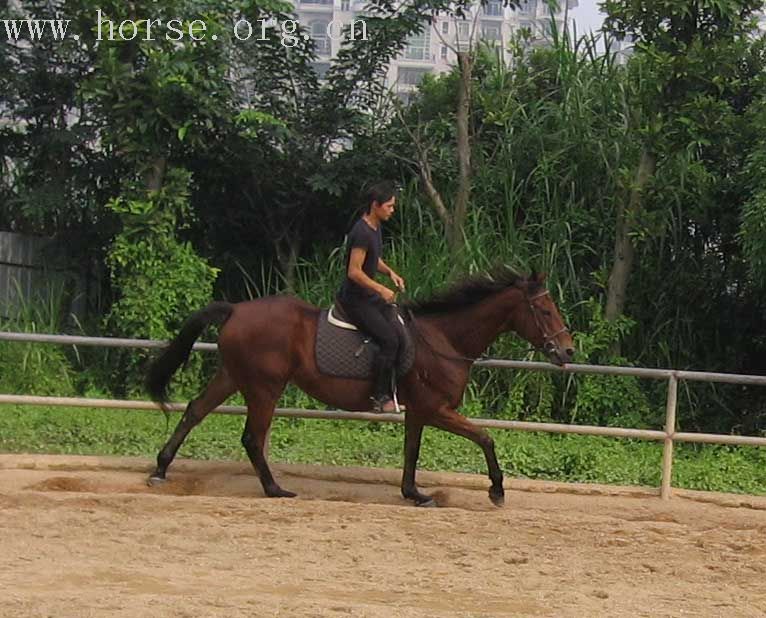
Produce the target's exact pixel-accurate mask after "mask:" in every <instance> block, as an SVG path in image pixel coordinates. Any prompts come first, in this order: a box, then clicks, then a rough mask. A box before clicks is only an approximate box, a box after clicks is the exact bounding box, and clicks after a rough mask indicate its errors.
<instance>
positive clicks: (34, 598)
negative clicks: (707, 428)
mask: <svg viewBox="0 0 766 618" xmlns="http://www.w3.org/2000/svg"><path fill="white" fill-rule="evenodd" d="M149 468H150V462H148V461H146V460H139V459H116V458H87V457H54V456H31V455H30V456H19V455H0V616H9V617H11V616H12V617H13V618H19V617H23V616H56V617H67V618H69V617H75V616H77V617H79V616H99V617H100V616H120V617H125V618H128V617H130V618H139V617H141V618H143V617H145V616H169V617H170V616H172V617H185V616H188V617H190V618H191V617H194V618H199V617H207V616H221V617H223V616H226V617H227V618H228V617H233V616H248V617H262V616H264V617H265V616H285V617H294V616H354V617H357V616H370V617H386V618H388V617H392V616H413V617H414V616H418V617H423V616H429V617H430V616H432V617H439V618H444V617H453V616H572V617H575V616H576V617H577V618H581V617H591V616H652V617H656V616H722V617H726V618H728V617H731V616H764V615H766V499H764V498H752V497H743V496H731V495H722V494H702V493H691V492H679V493H680V495H679V497H677V498H676V499H674V500H672V501H670V502H669V503H664V502H662V501H661V500H659V499H658V498H656V497H655V496H653V495H652V494H651V493H650V492H648V491H642V490H638V489H619V488H606V487H598V486H587V485H581V486H574V485H558V484H552V483H533V482H523V481H511V482H509V483H508V485H507V486H508V487H509V488H510V491H509V492H508V495H507V506H506V507H505V508H503V509H496V508H495V507H493V506H492V505H491V503H490V502H489V500H488V499H487V494H486V489H485V488H486V486H487V481H486V480H485V479H484V478H482V477H475V476H471V475H444V474H427V473H423V474H422V478H421V480H422V481H423V483H422V484H423V485H424V486H428V485H430V486H431V487H430V491H431V492H435V493H436V494H437V496H438V497H439V499H440V501H441V502H442V504H445V505H447V506H446V507H445V508H440V509H416V508H414V507H411V506H407V505H405V504H404V502H403V501H402V500H401V499H400V498H399V493H398V482H399V473H398V471H395V470H370V469H358V468H353V469H348V468H345V469H340V468H319V467H308V466H277V467H276V471H277V476H278V477H279V479H280V482H281V483H282V485H283V486H284V487H285V488H288V489H292V490H294V491H298V492H299V494H300V498H299V499H296V500H269V499H265V498H263V497H262V493H261V489H260V486H259V484H258V482H257V480H256V478H255V477H254V475H253V474H252V472H251V470H250V469H249V467H248V466H246V465H245V464H242V463H212V462H192V461H179V462H177V463H176V464H174V467H173V468H171V475H170V481H169V482H168V483H167V484H166V485H165V486H163V487H162V488H160V489H156V488H153V489H150V488H148V487H146V485H145V484H144V480H145V477H146V473H147V471H148V470H149Z"/></svg>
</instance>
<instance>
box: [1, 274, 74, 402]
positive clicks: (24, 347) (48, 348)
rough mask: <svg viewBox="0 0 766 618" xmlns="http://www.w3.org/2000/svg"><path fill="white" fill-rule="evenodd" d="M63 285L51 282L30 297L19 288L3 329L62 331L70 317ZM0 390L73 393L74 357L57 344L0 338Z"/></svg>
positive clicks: (49, 393) (29, 331)
mask: <svg viewBox="0 0 766 618" xmlns="http://www.w3.org/2000/svg"><path fill="white" fill-rule="evenodd" d="M54 282H55V279H54ZM64 286H65V282H63V281H60V280H59V281H58V282H57V283H53V282H52V285H51V287H50V288H49V289H47V290H44V291H43V292H40V291H37V292H36V293H34V294H33V295H32V297H31V298H27V297H25V296H24V295H23V294H22V291H21V289H17V295H16V296H17V299H18V300H17V305H16V307H15V310H14V311H13V313H12V315H11V317H10V318H9V319H7V320H3V321H2V322H0V328H2V329H3V330H7V331H9V332H24V333H43V334H47V333H56V332H59V330H60V329H61V327H62V325H63V324H64V322H65V321H66V319H67V317H68V316H66V315H64V302H63V301H64V299H65V298H66V294H65V289H64ZM17 287H18V286H17ZM3 309H5V310H6V311H7V310H8V309H9V308H8V307H4V308H3ZM0 392H2V393H14V394H18V395H41V396H43V395H57V396H59V397H66V396H69V395H73V394H74V392H75V374H74V371H73V368H72V363H71V360H70V359H69V358H67V355H66V353H65V351H64V349H63V348H61V347H59V346H56V345H50V344H46V345H42V344H39V343H23V342H16V341H0Z"/></svg>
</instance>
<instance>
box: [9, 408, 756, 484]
mask: <svg viewBox="0 0 766 618" xmlns="http://www.w3.org/2000/svg"><path fill="white" fill-rule="evenodd" d="M178 417H179V415H178V414H171V415H170V418H169V421H166V419H165V417H164V416H163V415H162V414H159V413H156V412H131V411H123V410H89V409H82V408H45V407H31V406H12V405H4V406H0V452H5V453H65V454H83V455H136V456H144V457H152V458H153V457H154V456H155V455H156V454H157V450H158V449H159V448H160V447H161V446H162V444H163V443H164V441H165V439H166V438H167V437H168V436H169V434H170V432H171V431H172V429H173V427H174V426H175V423H176V422H177V420H178ZM242 424H243V419H242V417H231V416H223V415H212V416H210V417H209V418H208V419H206V420H205V422H204V423H202V424H201V425H200V426H199V427H197V428H196V429H195V430H194V431H193V432H192V434H191V435H190V436H189V439H188V440H187V442H186V443H185V444H184V446H183V447H182V449H181V451H180V456H182V457H192V458H197V459H236V460H241V459H245V453H244V450H243V449H242V447H241V446H240V443H239V438H240V434H241V431H242ZM492 435H493V437H494V439H495V444H496V448H497V454H498V458H499V460H500V463H501V466H502V468H503V470H504V471H505V472H506V474H507V475H509V476H511V477H526V478H533V479H553V480H559V481H577V482H593V483H612V484H620V485H649V486H658V485H659V483H660V469H661V459H662V446H661V445H660V444H654V443H648V442H641V441H636V440H621V439H610V438H596V437H589V436H556V435H548V434H529V433H522V432H511V431H494V432H492ZM402 437H403V427H402V426H400V425H395V424H388V423H385V424H384V423H363V422H353V421H317V420H302V419H276V420H275V422H274V426H273V431H272V437H271V451H270V453H271V454H270V456H271V458H272V460H273V461H281V462H289V463H309V464H334V465H361V466H379V467H393V468H399V467H401V463H402V448H403V445H402ZM419 466H420V468H422V469H426V470H445V471H456V472H458V471H459V472H478V473H484V472H485V470H486V466H485V463H484V458H483V456H482V455H481V452H480V450H479V448H478V447H477V446H475V445H473V444H471V443H469V442H468V441H467V440H465V439H463V438H458V437H456V436H452V435H449V434H446V433H445V432H442V431H438V430H435V429H430V428H429V429H427V430H426V431H425V433H424V439H423V448H422V450H421V457H420V462H419ZM673 484H674V486H676V487H683V488H688V489H704V490H711V491H727V492H742V493H753V494H766V449H759V448H746V447H736V448H735V447H727V446H701V445H690V444H679V445H677V446H676V453H675V466H674V474H673Z"/></svg>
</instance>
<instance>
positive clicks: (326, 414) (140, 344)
mask: <svg viewBox="0 0 766 618" xmlns="http://www.w3.org/2000/svg"><path fill="white" fill-rule="evenodd" d="M0 341H26V342H35V343H54V344H63V345H75V346H78V345H79V346H101V347H122V348H162V347H164V346H166V345H167V342H165V341H156V340H151V339H117V338H112V337H76V336H71V335H43V334H30V333H7V332H0ZM193 349H194V350H198V351H206V352H210V351H216V350H217V346H216V344H214V343H195V344H194V347H193ZM474 364H475V365H476V366H481V367H497V368H504V369H521V370H526V371H559V372H565V373H581V374H591V375H610V376H635V377H638V378H647V379H654V380H666V381H667V383H668V394H667V402H666V407H665V410H666V412H665V428H664V430H661V431H660V430H649V429H630V428H623V427H596V426H592V425H567V424H562V423H532V422H525V421H504V420H496V419H483V418H471V419H469V420H470V421H471V422H472V423H474V424H475V425H478V426H479V427H487V428H490V429H515V430H517V431H540V432H546V433H570V434H580V435H591V436H608V437H613V438H638V439H641V440H655V441H662V442H663V443H664V447H663V456H662V485H661V487H660V496H661V497H662V498H663V499H668V498H670V497H671V495H672V486H671V478H672V472H673V444H674V442H702V443H707V444H731V445H740V446H766V437H755V436H736V435H723V434H707V433H692V432H677V431H676V409H677V401H678V383H679V381H681V380H688V381H697V382H721V383H727V384H747V385H759V386H766V376H753V375H740V374H733V373H709V372H702V371H678V370H674V369H646V368H641V367H612V366H601V365H578V364H570V365H566V366H565V367H557V366H556V365H552V364H549V363H540V362H529V361H511V360H499V359H498V360H495V359H492V360H482V361H477V362H476V363H474ZM3 403H7V404H25V405H40V406H77V407H89V408H119V409H125V410H159V409H160V407H159V406H158V405H157V404H156V403H154V402H152V401H127V400H114V399H85V398H77V397H36V396H29V395H0V404H3ZM169 408H170V409H172V410H179V411H180V410H184V409H185V408H186V404H179V403H176V404H170V406H169ZM215 412H218V413H221V414H245V413H246V412H247V409H246V408H244V407H242V406H219V407H218V408H216V410H215ZM275 413H276V415H277V416H283V417H294V418H316V419H332V420H338V419H341V420H361V421H376V422H394V423H401V422H403V420H404V418H403V416H402V415H399V414H372V413H366V412H346V411H341V410H337V411H332V410H330V411H328V410H303V409H296V408H277V410H276V411H275Z"/></svg>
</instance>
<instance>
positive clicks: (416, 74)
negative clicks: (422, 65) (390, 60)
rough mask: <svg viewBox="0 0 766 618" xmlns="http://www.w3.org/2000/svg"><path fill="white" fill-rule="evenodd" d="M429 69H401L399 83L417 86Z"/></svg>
mask: <svg viewBox="0 0 766 618" xmlns="http://www.w3.org/2000/svg"><path fill="white" fill-rule="evenodd" d="M430 72H431V71H429V70H428V69H415V68H413V67H399V83H400V84H404V85H406V86H417V85H418V84H419V83H420V81H421V80H422V79H423V77H425V75H426V74H427V73H430Z"/></svg>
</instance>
